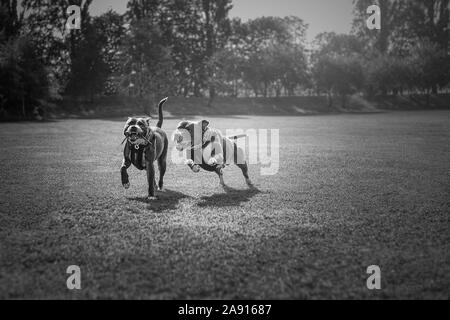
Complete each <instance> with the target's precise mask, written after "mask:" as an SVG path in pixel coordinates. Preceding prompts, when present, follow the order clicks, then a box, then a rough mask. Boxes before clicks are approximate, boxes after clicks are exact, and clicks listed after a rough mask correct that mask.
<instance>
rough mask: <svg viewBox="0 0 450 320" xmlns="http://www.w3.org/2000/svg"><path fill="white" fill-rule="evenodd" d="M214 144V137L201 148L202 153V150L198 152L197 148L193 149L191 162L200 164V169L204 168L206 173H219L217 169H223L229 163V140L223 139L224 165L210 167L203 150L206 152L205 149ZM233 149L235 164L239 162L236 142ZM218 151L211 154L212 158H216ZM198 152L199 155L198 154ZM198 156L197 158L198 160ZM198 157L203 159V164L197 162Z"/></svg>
mask: <svg viewBox="0 0 450 320" xmlns="http://www.w3.org/2000/svg"><path fill="white" fill-rule="evenodd" d="M212 142H214V137H213V140H211V141H206V142H205V143H204V144H203V145H202V147H201V149H200V150H201V152H200V150H199V151H198V152H197V150H196V148H192V149H191V158H190V159H191V160H192V161H194V163H195V164H198V165H199V166H200V168H202V169H203V170H205V171H209V172H215V171H217V169H218V168H219V167H223V165H226V162H227V139H226V138H223V139H222V152H223V159H224V164H216V165H214V166H210V165H209V164H207V163H206V162H205V159H203V150H205V148H207V147H208V146H209V145H210V144H211V143H212ZM233 148H234V163H237V162H238V159H237V152H238V147H237V144H236V142H233ZM215 151H216V150H215V149H213V150H212V152H211V157H214V156H215V155H216V152H215ZM196 152H197V153H196ZM196 156H197V158H196ZM198 156H200V157H201V162H200V161H196V159H198Z"/></svg>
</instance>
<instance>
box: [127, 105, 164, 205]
mask: <svg viewBox="0 0 450 320" xmlns="http://www.w3.org/2000/svg"><path fill="white" fill-rule="evenodd" d="M167 99H168V98H165V99H163V100H161V102H160V103H159V106H158V111H159V121H158V123H157V125H156V127H151V126H150V121H151V119H150V118H137V117H133V118H129V119H128V121H127V122H126V124H125V128H124V135H125V140H124V142H125V141H126V144H125V148H124V151H123V156H124V159H123V163H122V168H121V170H120V172H121V178H122V185H123V187H124V188H125V189H128V188H130V181H129V178H128V173H127V170H128V168H129V167H130V166H131V165H134V166H135V167H136V168H137V169H138V170H146V171H147V180H148V196H149V199H154V197H155V190H156V189H157V187H156V182H155V167H154V162H155V161H157V162H158V167H159V175H160V176H159V185H158V186H159V190H162V189H163V186H164V175H165V173H166V168H167V151H168V146H169V141H168V138H167V135H166V133H165V132H164V131H163V130H162V129H161V128H162V125H163V121H164V117H163V112H162V108H163V106H164V104H165V103H166V101H167Z"/></svg>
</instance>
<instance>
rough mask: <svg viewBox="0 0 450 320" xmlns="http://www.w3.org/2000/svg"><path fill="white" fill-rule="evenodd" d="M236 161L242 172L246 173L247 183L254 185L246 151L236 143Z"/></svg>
mask: <svg viewBox="0 0 450 320" xmlns="http://www.w3.org/2000/svg"><path fill="white" fill-rule="evenodd" d="M234 162H235V163H236V165H237V166H238V167H239V168H240V169H241V170H242V174H243V175H244V178H245V182H246V183H247V185H248V186H249V187H253V183H252V181H251V180H250V177H249V175H248V164H247V161H246V160H245V152H244V150H242V149H241V148H238V147H237V146H236V145H235V159H234Z"/></svg>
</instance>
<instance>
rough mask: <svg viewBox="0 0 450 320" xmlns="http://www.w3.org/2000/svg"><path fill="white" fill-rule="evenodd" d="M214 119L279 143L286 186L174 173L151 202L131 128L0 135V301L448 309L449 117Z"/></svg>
mask: <svg viewBox="0 0 450 320" xmlns="http://www.w3.org/2000/svg"><path fill="white" fill-rule="evenodd" d="M209 120H210V122H211V125H212V126H214V127H217V128H219V129H222V130H224V129H226V128H242V129H247V128H256V129H257V128H267V129H271V128H278V129H280V136H281V139H280V171H279V173H278V174H277V175H275V176H261V175H259V171H260V170H259V169H260V166H258V165H253V166H251V168H250V171H251V175H252V178H253V180H254V182H255V185H256V187H257V190H248V189H247V187H246V186H245V183H244V180H243V178H242V175H241V173H240V171H239V169H237V168H234V167H233V168H228V169H227V170H226V174H225V179H226V182H227V184H228V186H229V188H228V189H227V190H224V189H222V188H221V187H220V186H219V184H218V179H217V177H216V176H215V175H213V174H210V173H205V172H202V173H199V174H194V173H192V172H191V171H190V170H189V169H188V168H187V167H185V166H184V165H174V164H169V168H168V173H167V175H166V188H167V190H166V192H165V193H163V194H160V195H159V196H160V199H159V200H158V201H155V202H147V201H146V195H147V193H146V190H147V187H146V185H147V183H146V178H145V174H143V173H141V172H138V171H137V170H136V169H130V171H129V173H130V179H131V183H132V188H131V189H130V190H128V191H127V192H125V191H124V190H123V189H122V187H121V184H120V175H119V168H120V165H121V161H122V149H121V146H120V143H121V141H122V129H123V124H124V122H122V119H120V120H64V121H56V122H49V123H7V124H5V123H4V124H0V136H1V140H0V149H1V152H0V162H1V165H2V169H1V171H0V178H1V185H0V298H12V299H17V298H32V299H35V298H44V299H48V298H58V299H59V298H68V299H86V298H144V299H184V298H187V299H190V298H198V299H210V298H211V299H216V298H227V299H238V298H255V299H271V298H273V299H301V298H308V299H320V298H363V299H379V298H425V299H427V298H441V299H448V298H450V265H449V262H450V223H449V222H450V221H449V220H450V219H449V210H450V196H449V191H450V166H449V160H450V143H449V142H450V112H449V111H429V112H416V111H414V112H398V113H397V112H394V113H384V114H382V113H380V114H371V115H329V116H313V117H228V118H209ZM178 121H179V119H177V120H175V119H173V120H167V121H166V122H165V124H164V128H165V129H166V130H167V131H168V132H169V133H171V132H172V130H173V129H174V128H175V127H176V124H177V123H178ZM69 265H79V266H80V267H81V274H82V290H80V291H69V290H68V289H67V288H66V279H67V277H68V275H67V274H66V273H65V272H66V268H67V267H68V266H69ZM370 265H379V266H380V267H381V272H382V275H381V276H382V290H380V291H369V290H368V289H367V288H366V279H367V277H368V275H367V274H366V269H367V267H368V266H370Z"/></svg>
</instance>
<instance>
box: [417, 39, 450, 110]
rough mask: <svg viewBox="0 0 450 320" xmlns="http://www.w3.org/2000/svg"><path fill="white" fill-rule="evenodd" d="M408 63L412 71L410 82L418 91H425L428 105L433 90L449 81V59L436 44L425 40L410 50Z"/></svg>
mask: <svg viewBox="0 0 450 320" xmlns="http://www.w3.org/2000/svg"><path fill="white" fill-rule="evenodd" d="M409 61H410V65H411V69H412V70H413V73H412V82H413V83H414V84H415V86H416V87H417V88H418V89H420V90H423V91H425V93H426V95H427V105H429V96H430V93H431V92H432V91H433V88H436V87H439V86H440V87H444V86H445V85H447V84H448V83H449V81H450V79H449V74H450V58H449V57H448V56H447V53H446V51H445V50H443V49H441V48H440V47H439V45H438V44H435V43H432V42H430V41H427V40H425V41H421V42H418V43H417V44H416V45H415V46H414V47H413V48H412V49H411V57H410V59H409Z"/></svg>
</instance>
